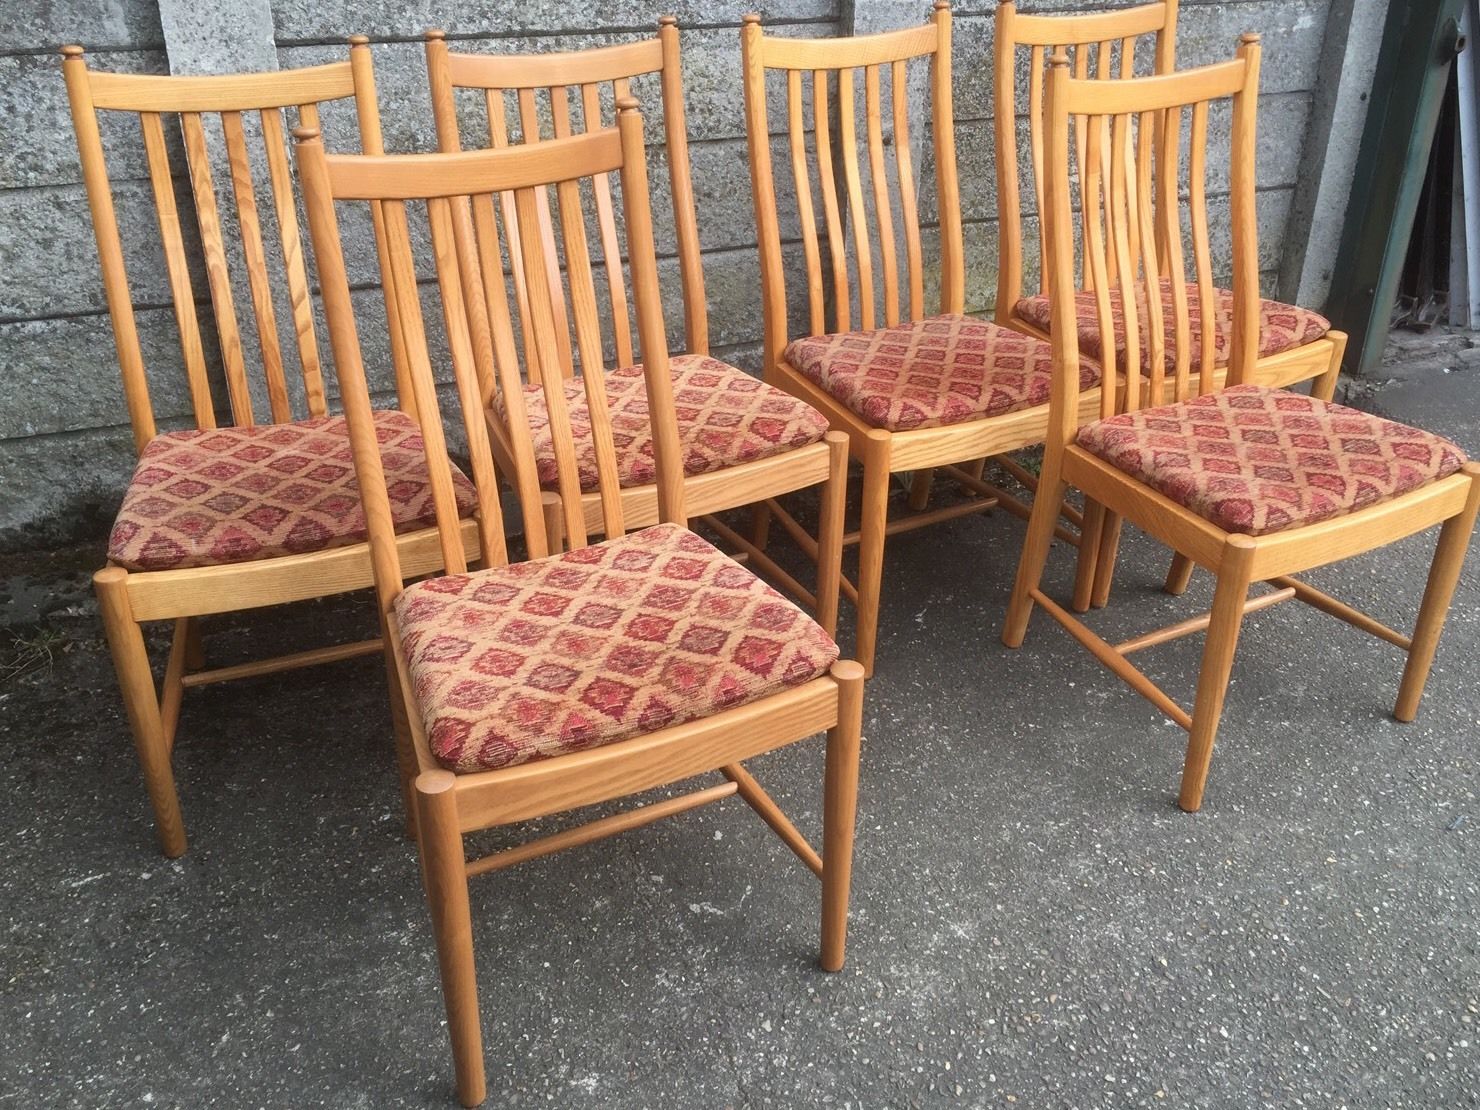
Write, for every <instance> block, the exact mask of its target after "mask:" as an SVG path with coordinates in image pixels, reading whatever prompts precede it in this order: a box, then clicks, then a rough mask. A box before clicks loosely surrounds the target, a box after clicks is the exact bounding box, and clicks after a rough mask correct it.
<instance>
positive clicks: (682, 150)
mask: <svg viewBox="0 0 1480 1110" xmlns="http://www.w3.org/2000/svg"><path fill="white" fill-rule="evenodd" d="M658 41H659V43H660V44H661V46H662V50H663V69H662V72H661V74H660V75H659V81H660V83H661V86H662V90H663V145H664V147H665V150H666V153H667V156H668V183H669V192H670V193H671V194H672V197H673V223H674V227H675V230H676V231H677V239H678V272H679V280H680V282H681V283H682V285H683V321H684V339H685V340H686V343H685V348H686V349H687V350H688V352H689V353H690V354H708V353H709V306H708V304H707V303H706V300H705V293H704V260H703V257H702V255H701V253H700V249H699V247H700V244H699V217H698V214H697V212H696V211H695V206H694V183H693V181H692V180H691V178H690V167H689V123H688V118H687V115H686V113H685V111H684V103H683V72H682V67H681V63H680V61H679V49H678V20H677V19H676V18H675V17H673V16H671V15H663V16H659V17H658Z"/></svg>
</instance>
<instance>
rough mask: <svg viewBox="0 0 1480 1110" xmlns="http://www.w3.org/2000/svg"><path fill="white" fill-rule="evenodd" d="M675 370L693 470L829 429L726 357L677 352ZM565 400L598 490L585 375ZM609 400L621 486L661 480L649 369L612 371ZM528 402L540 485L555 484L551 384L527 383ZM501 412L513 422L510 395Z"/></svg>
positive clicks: (682, 438)
mask: <svg viewBox="0 0 1480 1110" xmlns="http://www.w3.org/2000/svg"><path fill="white" fill-rule="evenodd" d="M668 368H669V370H670V371H671V372H672V377H673V404H674V409H675V411H676V412H677V414H678V438H679V445H680V446H681V447H682V448H683V464H684V473H685V474H686V475H689V476H693V475H695V474H708V473H710V472H711V471H715V470H721V469H723V468H725V467H729V466H738V465H740V464H741V463H748V462H755V461H756V460H758V459H764V458H769V457H770V456H772V455H779V454H781V453H782V452H785V451H793V450H795V449H796V448H798V447H805V446H807V445H808V444H809V443H816V442H817V441H818V440H820V439H821V438H822V437H823V435H825V434H826V432H827V419H826V417H824V416H823V415H822V414H821V413H820V412H818V411H817V410H816V409H814V408H812V407H811V406H810V405H808V404H806V403H805V402H803V401H799V400H797V399H796V398H795V397H793V396H791V395H790V394H789V393H783V392H782V391H781V390H779V389H776V388H775V387H774V386H769V385H767V384H766V383H765V382H763V381H761V380H760V379H759V378H755V377H752V376H751V375H749V374H747V373H745V371H743V370H737V369H736V368H735V367H733V366H730V365H727V364H726V363H723V362H720V361H719V360H718V359H715V358H710V357H709V356H708V355H675V356H674V357H672V358H671V359H669V360H668ZM565 400H566V404H567V405H568V406H569V411H570V425H571V435H572V437H573V438H574V439H575V445H576V466H577V469H578V470H579V472H580V478H581V489H583V490H585V491H587V492H590V491H592V490H595V489H597V488H598V484H597V476H596V444H595V441H594V440H593V439H592V438H591V413H590V408H589V407H588V405H587V404H586V387H585V385H584V383H583V382H581V381H580V380H579V379H576V380H572V381H570V382H567V383H566V386H565ZM606 403H607V406H608V413H609V415H610V417H611V424H612V443H613V445H614V446H615V447H616V452H617V469H618V474H619V477H618V483H619V484H620V485H621V486H622V487H624V488H625V487H628V486H645V485H650V484H652V483H653V482H655V481H657V466H656V463H655V462H654V460H653V436H652V425H651V422H650V420H649V417H648V404H647V389H646V388H645V386H644V384H643V376H642V367H641V366H627V367H623V368H622V369H619V370H613V371H611V372H610V373H608V374H607V375H606ZM524 406H525V413H526V419H527V420H528V423H529V427H530V428H531V430H532V432H533V439H534V453H535V463H536V467H537V469H538V472H539V478H540V485H541V486H542V487H543V488H545V489H555V488H557V486H558V478H557V470H556V466H555V442H554V437H553V435H552V434H551V431H550V422H549V418H548V416H547V415H546V412H545V394H544V389H543V387H541V386H537V385H531V386H526V387H525V390H524ZM494 413H495V415H496V417H497V418H498V420H500V421H501V422H502V421H504V420H506V419H507V410H506V405H505V402H504V397H503V394H499V395H498V397H497V398H496V399H495V401H494Z"/></svg>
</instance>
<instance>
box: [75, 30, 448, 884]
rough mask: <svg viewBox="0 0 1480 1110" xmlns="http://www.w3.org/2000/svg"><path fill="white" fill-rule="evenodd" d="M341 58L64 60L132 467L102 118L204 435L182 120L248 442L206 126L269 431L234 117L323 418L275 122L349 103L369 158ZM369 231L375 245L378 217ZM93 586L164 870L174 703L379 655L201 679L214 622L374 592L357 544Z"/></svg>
mask: <svg viewBox="0 0 1480 1110" xmlns="http://www.w3.org/2000/svg"><path fill="white" fill-rule="evenodd" d="M350 42H351V47H350V52H349V53H350V56H349V59H348V60H346V61H343V62H333V63H330V64H328V65H320V66H313V67H310V68H306V69H296V70H281V71H277V72H271V73H251V74H228V75H221V76H210V77H166V76H152V75H148V76H145V75H136V74H121V73H105V72H100V71H96V70H90V69H88V67H87V64H86V62H85V60H84V55H83V50H82V48H81V47H78V46H67V47H64V48H63V49H62V55H63V62H62V70H63V73H64V75H65V78H66V83H67V94H68V97H69V100H70V103H71V109H72V120H73V124H74V126H75V128H76V133H77V146H78V152H79V154H80V156H81V160H82V173H83V181H84V183H85V185H86V188H87V195H88V203H89V206H90V208H91V212H92V221H93V230H94V232H95V234H96V238H97V246H98V257H99V261H100V263H101V266H102V275H103V291H104V294H105V296H106V298H107V303H108V312H109V316H110V317H111V320H112V324H113V334H114V339H115V342H116V345H117V350H118V362H119V366H120V369H121V370H122V375H123V386H124V397H125V400H126V402H127V405H128V412H129V420H130V423H131V425H132V427H133V435H134V444H135V447H136V448H137V449H138V450H139V451H141V452H142V451H143V449H144V448H145V447H146V446H148V444H149V443H150V442H151V441H152V440H153V439H154V437H155V435H156V434H157V427H156V421H155V414H154V408H153V405H152V403H151V399H150V395H149V383H148V377H147V374H146V367H145V364H144V355H143V350H142V347H141V345H140V342H139V335H138V329H137V326H136V323H135V317H134V302H133V298H132V295H131V293H130V288H129V281H128V272H127V268H126V265H125V260H124V252H123V244H122V238H121V236H120V233H119V227H118V218H117V215H116V213H115V210H114V205H113V192H112V187H111V183H110V181H109V177H108V168H107V163H106V161H105V158H104V153H103V144H102V138H101V136H100V132H99V127H98V116H97V113H98V112H99V111H110V112H127V113H130V114H134V115H137V116H138V117H139V121H140V127H141V129H142V132H143V141H144V147H145V151H146V153H147V156H148V166H149V177H150V181H151V184H152V185H153V191H154V199H155V204H156V209H157V212H158V216H159V224H160V233H161V241H162V244H163V248H164V257H165V263H166V267H167V271H168V274H169V281H170V290H171V294H172V300H173V307H174V313H175V321H176V324H177V326H178V329H179V333H180V342H181V350H182V353H183V355H184V361H185V372H186V377H187V382H188V385H189V390H190V398H191V404H192V409H193V413H194V423H195V424H196V426H198V427H201V428H213V427H216V426H217V411H216V404H215V401H214V399H213V397H212V394H211V384H210V381H209V378H208V372H207V363H206V357H205V347H204V343H203V340H202V327H201V324H200V322H199V320H198V318H197V310H196V299H195V292H194V289H193V288H192V285H191V278H190V269H189V263H188V261H187V256H186V250H185V246H184V241H183V239H182V236H181V214H180V212H179V211H178V209H177V207H176V201H175V193H174V183H173V180H172V177H171V169H170V163H169V146H168V145H167V143H166V140H165V137H164V135H165V133H164V127H163V123H162V116H163V115H165V114H179V116H180V118H181V126H182V130H183V134H184V150H185V157H186V161H187V165H188V169H189V173H190V178H191V185H192V190H193V195H194V200H195V206H196V215H197V223H198V230H199V233H200V237H201V243H202V247H203V250H204V255H205V269H206V274H207V278H208V283H209V287H210V296H211V305H212V317H213V322H214V324H215V330H216V332H217V334H218V335H219V337H220V341H221V355H222V364H223V369H224V374H225V379H226V386H227V394H228V399H229V410H230V421H231V423H233V424H235V425H246V426H250V425H252V424H253V423H254V422H255V420H256V413H255V412H254V408H253V402H252V390H251V386H250V383H249V381H248V373H247V368H246V364H245V361H244V359H243V352H242V338H241V331H240V327H239V325H238V321H237V308H236V305H235V303H234V301H233V296H232V281H231V274H230V271H229V266H228V255H227V251H226V246H225V238H224V234H223V231H222V223H221V219H220V216H219V211H218V208H217V196H216V191H215V188H214V186H213V184H212V180H211V166H210V156H209V152H208V148H207V145H206V138H205V132H204V128H203V124H202V116H203V115H204V114H207V113H219V114H220V116H221V119H222V128H223V135H224V140H225V151H226V155H227V158H228V162H229V167H230V171H229V176H230V177H231V184H232V193H233V198H234V200H235V202H236V210H237V218H238V223H239V229H240V233H241V238H242V247H243V258H244V261H245V264H246V270H247V283H248V289H249V292H250V300H251V309H252V313H253V316H252V319H253V322H254V323H255V325H256V331H257V339H258V342H259V345H260V350H261V352H262V363H263V369H264V376H265V383H264V386H265V393H266V395H267V400H268V407H269V410H270V419H271V421H272V422H283V421H289V420H292V419H294V414H293V411H292V406H291V402H290V397H289V390H288V386H287V379H286V375H285V360H284V357H283V355H284V350H285V348H286V345H287V340H286V338H285V337H284V336H281V335H280V333H279V329H278V326H277V320H276V317H275V315H274V306H273V292H272V278H271V275H270V274H269V271H268V267H267V262H266V256H265V250H264V246H263V232H262V223H261V220H260V218H259V216H258V210H257V199H256V196H255V186H254V182H253V175H252V168H251V165H252V163H251V156H250V154H249V148H248V145H247V140H246V136H245V132H244V129H243V124H242V117H243V116H244V115H245V114H247V113H256V114H257V115H258V118H259V119H260V122H261V127H262V134H263V137H264V147H265V151H264V155H263V156H264V157H265V160H266V165H267V170H268V183H269V190H270V196H271V203H272V206H273V209H274V212H275V215H276V220H277V224H278V227H279V233H280V245H281V249H282V258H283V261H284V267H285V275H284V280H285V282H286V285H287V290H288V294H289V301H290V303H291V306H292V336H293V339H292V342H293V349H294V350H296V352H297V357H298V361H299V364H300V366H301V368H302V376H303V396H304V402H305V405H306V408H307V415H308V416H310V417H315V416H323V415H325V414H326V413H327V412H328V406H327V402H326V399H325V390H324V380H323V373H322V368H321V365H320V352H319V347H318V339H317V336H316V334H315V326H314V320H313V312H312V300H311V297H310V287H309V284H308V277H307V270H306V268H305V265H304V256H303V243H302V238H301V236H300V233H299V228H298V217H297V200H296V197H295V193H294V187H293V182H292V175H291V173H290V170H289V164H288V154H287V144H286V136H285V125H284V110H285V109H290V108H291V109H295V110H296V112H297V115H298V118H299V120H300V121H302V122H304V123H308V124H311V125H314V126H317V124H318V120H319V106H320V104H321V103H324V102H326V101H331V100H345V99H349V98H351V97H353V98H354V101H355V107H356V112H357V117H358V123H359V129H360V142H361V145H362V147H363V148H364V149H365V150H369V151H379V150H380V149H381V142H382V140H381V130H380V118H379V113H378V110H377V107H376V97H375V78H374V74H373V71H372V69H371V61H370V48H369V45H368V40H367V39H365V38H364V37H356V38H353V39H351V40H350ZM375 224H376V232H377V236H378V237H379V233H380V231H381V227H380V214H379V212H378V211H377V212H376V213H375ZM388 307H390V306H388ZM400 364H401V360H400V358H399V354H398V355H397V379H398V385H404V375H403V374H402V373H401V371H400ZM401 395H402V397H403V407H408V408H409V399H407V398H408V395H407V394H406V393H405V392H404V390H403V391H402V394H401ZM465 533H466V535H465V537H464V538H465V541H466V542H467V543H468V545H469V546H470V548H471V549H472V550H476V549H477V539H476V537H475V536H474V535H472V534H471V532H470V531H469V530H466V529H465ZM397 544H398V546H399V548H400V550H401V553H402V558H403V559H404V560H405V561H406V563H407V565H409V566H414V567H418V568H420V572H421V573H427V572H430V571H433V570H435V569H437V568H438V567H439V566H440V565H441V561H440V555H439V553H438V548H437V539H436V533H435V531H434V530H421V531H416V532H409V533H406V534H404V535H402V536H399V537H398V538H397ZM93 582H94V585H95V587H96V589H97V593H98V600H99V604H100V607H101V609H102V614H103V622H104V625H105V627H106V630H107V634H108V644H109V648H110V650H111V652H112V655H113V661H114V665H115V667H116V669H117V671H118V681H119V686H120V688H121V690H122V693H123V699H124V704H125V707H126V709H127V712H128V718H129V725H130V727H131V729H132V731H133V736H134V743H135V746H136V748H137V750H138V755H139V762H140V764H141V766H142V769H143V774H144V781H145V785H146V787H147V789H148V793H149V798H150V801H151V803H152V804H153V807H154V817H155V827H156V831H157V833H158V836H159V842H160V847H161V848H162V849H163V851H164V853H165V855H167V856H171V857H175V856H179V855H181V854H182V853H183V852H184V851H185V846H186V841H185V831H184V823H183V819H182V817H181V812H180V800H179V795H178V791H177V790H176V786H175V779H174V772H173V769H172V766H171V752H172V751H173V748H174V742H175V732H176V726H177V725H178V723H179V717H180V706H181V701H182V699H183V696H184V691H185V690H186V689H189V688H192V687H195V686H201V685H207V684H210V683H215V682H223V681H227V680H231V679H236V678H249V677H255V676H260V675H266V674H273V673H277V672H279V671H283V670H287V669H290V668H294V667H301V666H308V665H312V664H318V663H327V662H333V661H336V660H340V659H348V658H352V657H354V656H360V655H367V654H373V653H375V652H376V651H378V650H379V648H380V640H379V639H375V640H367V641H364V642H361V643H352V644H341V645H337V646H334V647H327V648H318V649H314V650H310V651H303V652H298V653H295V654H292V655H284V656H278V657H276V658H273V659H265V660H260V661H256V662H252V663H247V664H240V665H236V666H230V667H216V668H207V667H206V665H205V653H204V648H203V643H202V636H201V630H200V625H199V618H201V617H204V616H208V615H211V614H218V613H229V612H236V611H239V610H244V609H253V608H259V607H262V606H267V605H280V604H284V603H287V602H293V601H302V600H306V599H309V598H316V597H325V596H329V595H332V594H338V593H345V592H348V591H351V590H360V589H365V588H368V587H369V586H371V585H372V584H373V576H372V574H371V568H370V549H369V546H368V544H367V543H359V544H353V545H350V546H345V547H336V548H333V549H330V550H327V551H320V552H315V553H311V554H303V555H289V556H282V557H278V558H270V559H259V560H256V561H253V562H245V563H230V564H225V565H220V566H209V567H196V568H191V569H182V570H161V571H131V570H128V569H126V568H124V567H122V566H117V565H113V564H110V565H109V566H107V567H105V568H104V569H103V570H100V571H99V572H98V573H97V574H96V575H95V576H94V578H93ZM162 620H167V621H171V622H173V624H174V640H173V644H172V646H171V648H170V653H169V659H168V662H167V664H166V666H165V671H164V676H163V683H162V689H161V690H156V687H155V682H154V675H153V672H152V670H151V668H150V664H149V656H148V652H147V650H146V649H145V644H144V635H143V628H142V625H143V623H144V622H146V621H162Z"/></svg>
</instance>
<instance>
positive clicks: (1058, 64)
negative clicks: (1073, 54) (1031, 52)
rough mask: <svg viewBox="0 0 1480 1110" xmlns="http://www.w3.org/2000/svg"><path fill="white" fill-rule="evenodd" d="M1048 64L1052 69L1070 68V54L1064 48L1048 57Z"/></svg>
mask: <svg viewBox="0 0 1480 1110" xmlns="http://www.w3.org/2000/svg"><path fill="white" fill-rule="evenodd" d="M1048 64H1049V67H1050V68H1052V69H1058V68H1063V69H1068V68H1069V52H1068V51H1067V50H1065V49H1064V48H1063V47H1062V46H1060V47H1059V48H1058V49H1056V50H1055V51H1054V52H1053V53H1052V54H1050V55H1049V56H1048Z"/></svg>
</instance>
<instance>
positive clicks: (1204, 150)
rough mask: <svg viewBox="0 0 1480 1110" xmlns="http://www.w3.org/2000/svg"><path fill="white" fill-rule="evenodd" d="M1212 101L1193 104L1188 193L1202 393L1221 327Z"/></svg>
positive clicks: (1210, 378)
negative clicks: (1211, 222) (1211, 200)
mask: <svg viewBox="0 0 1480 1110" xmlns="http://www.w3.org/2000/svg"><path fill="white" fill-rule="evenodd" d="M1207 154H1208V102H1207V101H1206V100H1200V101H1198V102H1197V103H1196V104H1194V105H1193V107H1192V133H1191V135H1190V137H1189V138H1188V179H1187V196H1188V205H1189V209H1190V214H1189V218H1190V219H1191V221H1192V264H1193V268H1194V272H1195V273H1196V274H1197V311H1198V315H1199V321H1200V324H1199V332H1200V336H1199V338H1200V339H1201V342H1200V343H1199V349H1198V358H1199V360H1200V361H1199V363H1198V368H1197V372H1198V390H1197V391H1198V393H1200V394H1201V393H1207V392H1210V391H1211V390H1212V388H1213V369H1214V360H1215V351H1216V348H1215V337H1216V335H1217V330H1218V316H1217V299H1216V295H1215V294H1214V292H1213V254H1212V248H1211V246H1210V245H1209V243H1208V184H1207V170H1208V157H1207Z"/></svg>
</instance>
